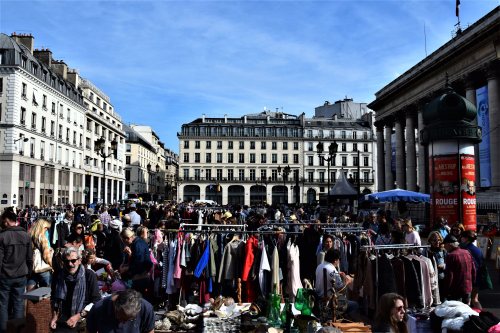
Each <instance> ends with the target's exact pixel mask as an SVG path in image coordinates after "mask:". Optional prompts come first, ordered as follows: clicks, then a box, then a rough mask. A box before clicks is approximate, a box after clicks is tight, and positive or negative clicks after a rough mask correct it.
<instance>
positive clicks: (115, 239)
mask: <svg viewBox="0 0 500 333" xmlns="http://www.w3.org/2000/svg"><path fill="white" fill-rule="evenodd" d="M123 249H125V244H123V242H122V240H121V238H120V233H119V232H118V231H115V230H111V233H110V234H109V235H108V237H107V239H106V244H105V245H104V259H106V260H108V261H110V262H117V261H120V262H123V258H125V253H124V251H123ZM113 268H114V269H118V268H119V267H113Z"/></svg>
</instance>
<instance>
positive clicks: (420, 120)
mask: <svg viewBox="0 0 500 333" xmlns="http://www.w3.org/2000/svg"><path fill="white" fill-rule="evenodd" d="M425 103H426V100H425V99H419V100H418V101H416V102H415V107H416V108H417V126H418V128H417V133H418V134H417V135H418V138H419V140H418V142H419V145H418V162H417V172H418V187H419V192H420V193H425V184H426V182H427V180H428V178H429V177H428V176H427V173H426V172H425V167H426V163H427V160H428V158H427V154H426V149H425V147H424V146H422V144H421V141H420V131H421V130H423V129H424V106H425Z"/></svg>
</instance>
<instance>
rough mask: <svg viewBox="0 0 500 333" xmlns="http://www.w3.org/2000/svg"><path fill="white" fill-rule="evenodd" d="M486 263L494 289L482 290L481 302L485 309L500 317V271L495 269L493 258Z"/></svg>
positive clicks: (480, 292) (480, 293)
mask: <svg viewBox="0 0 500 333" xmlns="http://www.w3.org/2000/svg"><path fill="white" fill-rule="evenodd" d="M486 265H487V266H488V270H489V272H490V278H491V282H492V283H493V290H480V291H479V302H480V303H481V305H482V306H483V310H487V311H489V312H491V313H493V314H494V315H495V316H497V317H498V318H500V276H499V274H500V271H498V270H496V269H495V263H494V262H493V261H491V260H486Z"/></svg>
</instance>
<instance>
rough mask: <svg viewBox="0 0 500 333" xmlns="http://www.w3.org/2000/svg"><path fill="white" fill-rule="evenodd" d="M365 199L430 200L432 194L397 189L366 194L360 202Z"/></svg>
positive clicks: (390, 200) (379, 200) (381, 200)
mask: <svg viewBox="0 0 500 333" xmlns="http://www.w3.org/2000/svg"><path fill="white" fill-rule="evenodd" d="M365 200H368V201H372V202H375V203H379V202H392V201H407V202H430V201H431V196H430V195H429V194H424V193H418V192H412V191H405V190H400V189H396V190H390V191H384V192H378V193H373V194H367V195H364V196H362V197H361V199H359V202H363V201H365Z"/></svg>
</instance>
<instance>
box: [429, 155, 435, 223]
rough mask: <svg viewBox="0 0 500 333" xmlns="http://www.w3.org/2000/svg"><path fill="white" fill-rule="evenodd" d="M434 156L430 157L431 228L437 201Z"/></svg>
mask: <svg viewBox="0 0 500 333" xmlns="http://www.w3.org/2000/svg"><path fill="white" fill-rule="evenodd" d="M433 158H434V157H433V156H432V155H431V156H429V170H430V172H429V173H430V175H429V178H430V184H431V185H430V186H431V189H430V191H431V205H430V206H431V228H433V227H434V199H435V196H434V168H433V167H432V164H433V161H434V160H433Z"/></svg>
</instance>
